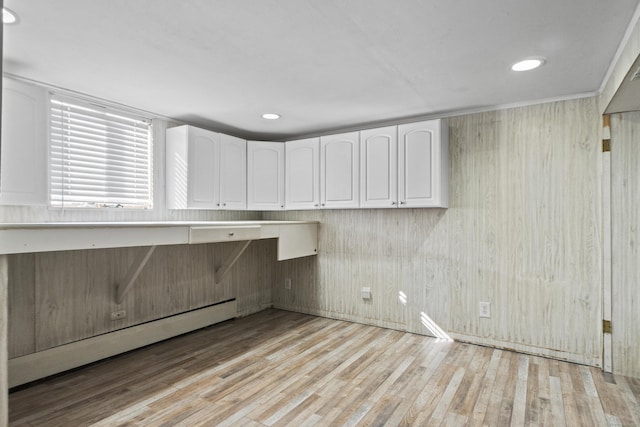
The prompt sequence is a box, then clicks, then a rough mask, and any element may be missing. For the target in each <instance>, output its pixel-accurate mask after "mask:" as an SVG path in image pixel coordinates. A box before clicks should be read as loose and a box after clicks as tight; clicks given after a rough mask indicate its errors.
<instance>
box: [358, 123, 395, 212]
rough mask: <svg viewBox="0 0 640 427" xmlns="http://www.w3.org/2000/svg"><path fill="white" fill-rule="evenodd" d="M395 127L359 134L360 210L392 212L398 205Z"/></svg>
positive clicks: (370, 130) (365, 131) (364, 131)
mask: <svg viewBox="0 0 640 427" xmlns="http://www.w3.org/2000/svg"><path fill="white" fill-rule="evenodd" d="M397 149H398V139H397V127H396V126H388V127H383V128H378V129H368V130H363V131H361V132H360V207H361V208H391V207H396V206H397V202H398V170H397V164H398V160H397Z"/></svg>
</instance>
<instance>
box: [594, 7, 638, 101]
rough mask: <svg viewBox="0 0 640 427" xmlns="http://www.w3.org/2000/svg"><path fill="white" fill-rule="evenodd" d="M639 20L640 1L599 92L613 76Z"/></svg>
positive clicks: (600, 91) (599, 91)
mask: <svg viewBox="0 0 640 427" xmlns="http://www.w3.org/2000/svg"><path fill="white" fill-rule="evenodd" d="M639 20H640V3H638V6H637V7H636V11H635V12H634V13H633V16H632V17H631V21H629V25H628V26H627V29H626V30H625V32H624V35H623V36H622V39H621V40H620V44H619V45H618V49H617V50H616V53H615V54H614V55H613V58H611V63H610V64H609V68H607V72H606V73H605V75H604V77H603V79H602V82H601V83H600V88H599V89H598V94H600V93H602V92H603V91H604V88H605V86H606V85H607V83H608V82H609V79H610V78H611V75H612V74H613V71H614V70H615V68H616V65H618V61H619V60H620V56H621V55H622V53H623V52H624V48H625V47H626V46H627V43H628V42H629V38H630V37H631V34H632V33H633V31H634V30H635V28H636V25H637V24H638V21H639Z"/></svg>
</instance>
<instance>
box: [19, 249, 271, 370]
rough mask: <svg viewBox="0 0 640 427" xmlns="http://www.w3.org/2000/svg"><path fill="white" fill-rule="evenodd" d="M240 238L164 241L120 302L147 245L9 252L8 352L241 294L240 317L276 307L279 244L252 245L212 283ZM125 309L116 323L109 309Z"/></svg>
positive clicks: (85, 335) (53, 343) (43, 346)
mask: <svg viewBox="0 0 640 427" xmlns="http://www.w3.org/2000/svg"><path fill="white" fill-rule="evenodd" d="M234 244H236V243H235V242H231V243H220V244H203V245H177V246H159V247H158V248H157V249H156V251H155V252H154V254H153V255H152V257H151V259H150V260H149V262H148V264H147V265H146V267H145V269H144V270H143V271H142V273H141V274H140V276H139V277H138V280H137V281H136V283H135V285H134V287H133V289H132V290H131V291H130V292H129V293H128V294H127V295H126V296H125V299H124V301H123V303H122V304H121V305H117V304H116V303H115V286H114V285H115V284H116V283H117V282H118V280H121V279H122V278H123V277H124V276H125V275H126V272H127V269H128V267H129V265H130V264H131V263H132V262H133V260H134V258H135V257H136V254H137V252H139V251H142V250H144V248H121V249H99V250H84V251H66V252H47V253H38V254H24V255H11V256H9V257H8V258H9V278H10V280H9V286H10V288H9V296H10V302H9V327H10V329H9V343H10V345H9V352H10V354H9V357H16V356H20V355H24V354H29V353H32V352H35V351H41V350H45V349H48V348H51V347H55V346H58V345H61V344H65V343H68V342H72V341H77V340H80V339H83V338H88V337H91V336H95V335H99V334H103V333H106V332H110V331H114V330H117V329H122V328H125V327H128V326H132V325H136V324H140V323H143V322H147V321H150V320H154V319H158V318H162V317H166V316H170V315H173V314H177V313H181V312H184V311H188V310H192V309H195V308H199V307H204V306H207V305H210V304H213V303H216V302H221V301H225V300H228V299H231V298H236V299H237V301H238V314H239V315H247V314H250V313H253V312H257V311H260V310H262V309H264V308H266V307H269V306H270V305H271V284H272V282H273V274H274V271H273V268H274V265H275V259H276V241H275V240H260V241H254V242H253V243H251V245H250V246H249V248H248V249H247V251H246V252H245V253H244V254H243V256H242V257H241V258H240V259H239V260H238V262H237V263H236V265H234V267H233V268H232V270H231V272H230V274H229V275H228V276H227V277H225V279H224V280H223V282H222V283H219V284H214V283H213V282H212V280H213V279H212V278H213V272H214V269H215V267H217V266H219V265H220V264H222V262H223V260H224V259H225V257H226V256H227V255H228V254H229V253H230V252H231V250H232V249H233V246H234ZM116 310H126V311H127V317H126V318H124V319H122V320H118V321H112V320H111V319H110V314H111V312H113V311H116Z"/></svg>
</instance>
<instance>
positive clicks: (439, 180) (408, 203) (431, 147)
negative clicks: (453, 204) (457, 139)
mask: <svg viewBox="0 0 640 427" xmlns="http://www.w3.org/2000/svg"><path fill="white" fill-rule="evenodd" d="M448 164H449V143H448V128H447V126H446V123H445V122H444V121H442V120H429V121H425V122H418V123H411V124H405V125H399V126H398V203H399V207H401V208H402V207H406V208H415V207H448V204H449V194H448V180H449V168H448Z"/></svg>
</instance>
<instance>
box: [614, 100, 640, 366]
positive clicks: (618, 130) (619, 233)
mask: <svg viewBox="0 0 640 427" xmlns="http://www.w3.org/2000/svg"><path fill="white" fill-rule="evenodd" d="M611 211H612V214H611V220H612V221H611V222H612V224H611V243H612V245H611V246H612V248H611V259H612V266H611V267H612V268H611V276H612V277H611V279H612V280H611V284H612V295H611V307H612V310H611V314H612V316H611V321H612V329H613V330H612V334H611V335H612V336H611V338H612V345H613V348H612V355H613V372H614V373H618V374H623V375H628V376H632V377H639V378H640V247H639V246H640V112H637V111H635V112H630V113H623V114H614V115H612V116H611Z"/></svg>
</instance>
